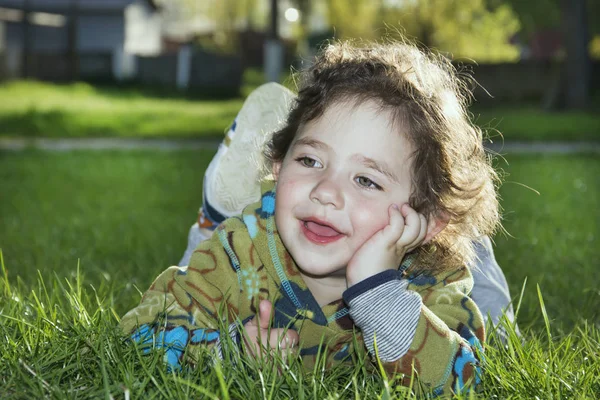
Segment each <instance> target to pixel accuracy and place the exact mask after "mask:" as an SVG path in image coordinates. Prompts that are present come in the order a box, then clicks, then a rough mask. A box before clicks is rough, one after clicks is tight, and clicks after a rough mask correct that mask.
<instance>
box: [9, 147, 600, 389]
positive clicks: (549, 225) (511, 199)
mask: <svg viewBox="0 0 600 400" xmlns="http://www.w3.org/2000/svg"><path fill="white" fill-rule="evenodd" d="M211 156H212V153H211V152H208V151H206V152H190V151H183V152H156V151H152V152H150V151H136V152H99V153H98V152H73V153H40V152H33V151H28V152H23V153H0V182H2V196H1V197H0V246H1V250H2V255H0V266H1V267H0V361H1V362H0V387H1V388H2V396H1V397H6V398H45V397H49V398H100V397H105V398H111V397H114V398H127V397H130V398H231V399H238V398H245V399H259V398H260V399H264V398H271V399H279V398H285V399H288V398H298V399H307V398H311V399H313V398H315V399H321V398H323V399H324V398H355V399H360V398H364V399H371V398H407V396H406V391H405V390H404V389H403V388H398V389H396V390H394V382H393V381H392V377H389V379H390V380H389V381H386V379H385V378H384V377H382V376H381V375H380V374H377V373H375V374H372V373H369V372H367V370H366V369H365V368H364V365H362V364H360V363H359V364H358V365H357V366H356V367H355V368H344V367H340V368H334V369H327V368H325V367H324V366H323V365H320V366H318V367H317V368H315V369H314V370H313V371H303V370H302V369H301V368H300V366H299V365H298V364H294V363H292V365H291V366H289V367H288V366H285V365H283V364H282V363H281V362H280V361H277V360H275V361H273V363H274V364H275V368H274V367H273V365H272V364H269V363H266V364H265V363H261V362H251V361H248V360H246V359H243V358H240V357H239V354H238V353H237V352H236V351H235V349H233V348H232V346H231V344H230V343H229V342H226V344H225V347H224V349H225V359H226V361H225V362H222V363H217V364H214V363H213V360H212V359H211V356H210V355H209V354H205V355H203V356H202V357H201V358H200V360H199V365H200V367H199V368H190V369H185V370H184V371H182V372H176V373H168V372H166V370H165V368H164V365H163V363H162V354H161V352H160V351H157V352H153V353H151V354H148V355H144V354H143V352H142V349H141V348H139V347H137V346H133V345H131V344H129V343H126V342H124V341H123V340H122V339H123V338H122V337H121V335H120V333H119V331H118V330H117V327H116V326H117V321H118V317H119V316H120V315H122V314H123V313H124V312H125V311H126V310H128V309H130V308H131V307H132V306H133V305H134V304H135V303H137V302H138V301H139V298H140V293H139V292H138V289H139V290H140V291H143V290H145V289H146V288H147V287H148V285H149V284H150V283H151V281H152V279H153V278H154V277H155V276H156V275H157V274H158V273H159V272H160V271H162V270H163V269H164V268H165V267H167V266H168V265H171V264H173V263H176V262H177V260H178V258H179V257H180V255H181V254H182V252H183V250H184V247H185V243H186V234H187V229H188V227H189V225H191V223H192V222H193V221H194V219H195V217H196V215H195V211H196V209H197V206H198V205H199V203H200V199H201V182H200V180H201V176H202V174H203V171H204V168H206V165H207V164H208V162H209V160H210V158H211ZM502 165H503V167H504V168H505V170H506V171H507V172H508V173H510V175H509V176H508V177H507V182H506V183H505V184H504V186H503V188H502V195H503V200H502V204H503V206H504V210H505V215H506V217H505V222H504V224H505V226H506V229H507V230H508V232H509V233H511V234H512V235H513V236H514V238H511V237H500V236H499V237H496V239H495V240H496V243H497V251H496V255H497V258H498V260H499V262H500V264H501V265H502V266H503V269H504V271H505V272H506V274H507V278H508V280H509V282H510V284H511V289H512V294H513V296H514V297H517V298H518V294H519V293H520V291H521V286H522V283H523V281H524V279H525V277H527V282H528V283H527V285H526V286H525V289H524V292H523V300H522V302H521V303H520V304H517V305H518V306H519V324H520V327H521V330H522V331H523V333H524V337H525V340H524V342H523V343H522V342H521V339H520V338H519V337H518V336H516V335H515V333H514V331H513V329H512V328H511V327H510V326H507V330H508V333H509V340H508V342H507V343H506V344H502V343H500V342H498V341H497V340H496V339H495V334H493V333H491V334H490V339H491V341H490V342H489V343H488V345H487V347H486V368H485V375H484V377H483V388H482V391H481V392H479V393H477V394H473V396H463V397H458V398H536V397H537V398H540V399H548V398H577V399H579V398H588V399H593V398H595V396H596V395H597V393H599V392H600V352H599V350H598V349H600V330H599V327H598V324H597V321H598V310H599V309H600V294H599V293H598V289H597V287H596V286H597V282H599V281H600V276H599V275H598V274H599V271H598V269H597V266H598V265H600V247H599V246H597V240H598V237H600V236H599V235H600V232H599V228H598V225H597V223H596V221H598V219H599V218H600V215H599V214H598V213H599V211H598V210H600V198H599V197H598V195H599V193H600V188H599V186H598V185H599V183H598V180H597V176H598V175H599V174H600V161H599V160H598V158H597V157H593V156H585V155H572V156H511V157H508V165H504V164H502ZM523 185H527V186H531V187H533V188H535V189H536V190H538V191H539V192H540V195H537V194H536V193H534V192H533V191H531V190H528V189H526V188H525V187H524V186H523ZM78 264H79V266H78ZM36 270H39V271H40V272H39V274H38V273H37V272H36ZM538 285H539V288H540V292H541V294H542V295H543V302H542V301H541V300H542V298H541V297H540V296H539V294H538V290H537V286H538ZM544 314H545V315H547V318H544ZM586 320H587V321H586ZM277 367H278V368H279V369H280V370H281V371H283V373H282V374H281V375H279V374H278V373H277V369H278V368H277ZM408 398H413V397H412V396H408Z"/></svg>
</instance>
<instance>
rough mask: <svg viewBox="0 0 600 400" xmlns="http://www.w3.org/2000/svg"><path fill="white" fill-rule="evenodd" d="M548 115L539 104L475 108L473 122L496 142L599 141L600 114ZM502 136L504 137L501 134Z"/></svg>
mask: <svg viewBox="0 0 600 400" xmlns="http://www.w3.org/2000/svg"><path fill="white" fill-rule="evenodd" d="M599 106H600V104H597V105H596V111H595V112H592V111H568V112H566V111H563V112H546V111H544V110H542V109H541V108H540V107H539V106H537V105H529V104H518V105H510V106H508V105H500V106H495V107H488V108H482V107H480V106H478V107H474V108H473V110H472V112H473V117H474V121H475V122H476V123H477V124H478V125H479V126H481V127H482V128H484V129H486V130H487V131H488V133H489V134H490V136H492V139H493V141H494V142H499V141H501V140H506V141H577V140H582V141H596V142H597V141H600V112H598V111H597V110H598V107H599ZM498 132H499V133H501V134H502V137H503V138H502V137H500V136H499V135H498Z"/></svg>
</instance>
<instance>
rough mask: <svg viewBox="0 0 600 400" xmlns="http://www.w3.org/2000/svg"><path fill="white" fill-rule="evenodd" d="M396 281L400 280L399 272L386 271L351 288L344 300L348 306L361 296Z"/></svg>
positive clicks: (344, 295)
mask: <svg viewBox="0 0 600 400" xmlns="http://www.w3.org/2000/svg"><path fill="white" fill-rule="evenodd" d="M396 279H398V271H396V270H392V269H388V270H385V271H383V272H380V273H378V274H375V275H373V276H371V277H369V278H367V279H365V280H364V281H360V282H358V283H357V284H356V285H353V286H351V287H349V288H348V289H346V290H345V291H344V293H343V294H342V298H343V299H344V301H345V302H346V304H350V302H351V301H352V300H354V299H355V298H357V297H358V296H360V295H361V294H363V293H365V292H367V291H369V290H371V289H373V288H376V287H377V286H381V285H383V284H384V283H387V282H389V281H392V280H396Z"/></svg>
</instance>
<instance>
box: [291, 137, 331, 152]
mask: <svg viewBox="0 0 600 400" xmlns="http://www.w3.org/2000/svg"><path fill="white" fill-rule="evenodd" d="M297 146H309V147H314V148H315V149H321V150H330V149H331V147H330V146H329V145H328V144H327V143H324V142H321V141H320V140H317V139H312V138H309V137H303V138H300V139H298V140H296V141H295V142H294V144H293V145H292V147H297Z"/></svg>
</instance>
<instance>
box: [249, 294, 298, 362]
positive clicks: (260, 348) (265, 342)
mask: <svg viewBox="0 0 600 400" xmlns="http://www.w3.org/2000/svg"><path fill="white" fill-rule="evenodd" d="M272 309H273V305H272V304H271V302H270V301H269V300H262V301H261V302H260V304H259V305H258V315H256V316H254V318H252V319H251V320H250V321H248V322H246V324H244V329H245V330H246V332H245V334H244V335H242V336H243V337H244V342H245V343H246V348H247V349H248V351H249V353H250V355H252V356H253V357H262V356H265V355H268V354H270V353H271V352H273V351H276V352H278V353H279V354H280V355H281V356H282V357H283V358H285V357H286V356H287V355H288V354H289V353H290V351H291V350H292V349H293V347H294V346H296V344H298V341H299V339H300V337H299V336H298V332H296V331H295V330H293V329H284V328H269V327H270V325H271V311H272Z"/></svg>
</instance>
